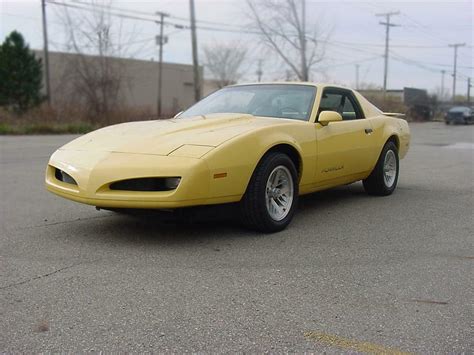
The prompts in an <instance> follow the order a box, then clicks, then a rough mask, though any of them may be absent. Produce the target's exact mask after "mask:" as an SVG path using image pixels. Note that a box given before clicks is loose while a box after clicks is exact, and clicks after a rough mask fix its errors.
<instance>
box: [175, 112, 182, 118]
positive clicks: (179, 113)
mask: <svg viewBox="0 0 474 355" xmlns="http://www.w3.org/2000/svg"><path fill="white" fill-rule="evenodd" d="M182 113H183V111H179V112H178V113H177V114H176V115H174V116H173V118H176V117H178V116H179V115H181V114H182Z"/></svg>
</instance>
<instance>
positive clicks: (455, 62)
mask: <svg viewBox="0 0 474 355" xmlns="http://www.w3.org/2000/svg"><path fill="white" fill-rule="evenodd" d="M465 45H466V43H455V44H450V45H449V47H451V48H454V64H453V103H454V102H455V101H456V71H457V63H458V48H459V47H464V46H465Z"/></svg>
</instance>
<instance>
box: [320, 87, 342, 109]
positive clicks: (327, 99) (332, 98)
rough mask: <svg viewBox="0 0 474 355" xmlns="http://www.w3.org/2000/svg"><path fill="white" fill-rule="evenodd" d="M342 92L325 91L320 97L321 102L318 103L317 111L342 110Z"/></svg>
mask: <svg viewBox="0 0 474 355" xmlns="http://www.w3.org/2000/svg"><path fill="white" fill-rule="evenodd" d="M343 98H344V94H343V93H332V92H327V91H325V92H324V93H323V97H322V98H321V104H320V105H319V113H321V112H323V111H337V112H339V113H341V112H342V107H343Z"/></svg>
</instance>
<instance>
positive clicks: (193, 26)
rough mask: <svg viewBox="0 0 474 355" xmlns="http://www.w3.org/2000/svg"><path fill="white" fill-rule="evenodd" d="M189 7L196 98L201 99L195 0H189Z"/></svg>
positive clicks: (196, 99)
mask: <svg viewBox="0 0 474 355" xmlns="http://www.w3.org/2000/svg"><path fill="white" fill-rule="evenodd" d="M189 9H190V12H191V42H192V47H193V69H194V100H195V101H196V102H197V101H199V100H200V99H201V80H200V77H199V62H198V49H197V36H196V14H195V10H194V0H189Z"/></svg>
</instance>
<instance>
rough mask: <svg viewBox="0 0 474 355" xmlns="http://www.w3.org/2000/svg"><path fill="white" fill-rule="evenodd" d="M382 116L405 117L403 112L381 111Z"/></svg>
mask: <svg viewBox="0 0 474 355" xmlns="http://www.w3.org/2000/svg"><path fill="white" fill-rule="evenodd" d="M382 114H383V115H384V116H388V117H396V118H403V117H405V114H404V113H396V112H382Z"/></svg>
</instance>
